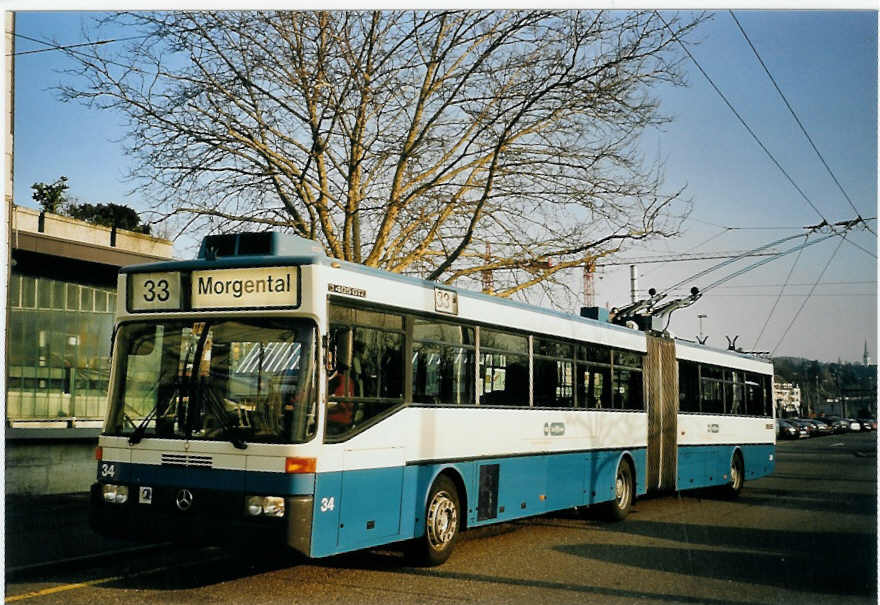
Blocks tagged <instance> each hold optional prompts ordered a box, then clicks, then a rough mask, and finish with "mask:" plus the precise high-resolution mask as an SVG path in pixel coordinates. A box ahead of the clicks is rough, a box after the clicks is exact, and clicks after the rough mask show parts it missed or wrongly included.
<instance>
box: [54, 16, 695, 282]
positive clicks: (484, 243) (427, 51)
mask: <svg viewBox="0 0 880 605" xmlns="http://www.w3.org/2000/svg"><path fill="white" fill-rule="evenodd" d="M701 19H702V17H697V18H696V19H694V20H691V21H689V22H687V23H682V22H680V21H679V20H677V19H675V18H674V17H673V18H671V27H670V28H667V27H666V26H665V25H664V24H663V22H662V21H661V20H660V19H659V18H658V17H657V15H656V14H655V13H653V12H651V11H639V12H601V11H600V12H585V11H584V12H543V11H528V12H516V11H504V12H499V11H481V12H451V11H430V12H421V11H416V12H361V11H352V12H213V13H205V12H173V13H123V14H119V15H115V16H114V17H113V19H112V21H113V23H114V24H115V25H118V24H119V23H123V24H125V25H126V26H129V27H133V28H135V29H136V30H138V31H141V32H142V33H143V34H144V35H143V37H140V38H138V39H137V40H136V41H135V42H134V43H130V44H129V45H128V46H127V47H125V48H124V50H121V49H120V48H118V47H117V48H112V47H111V48H108V47H104V46H95V47H94V49H93V50H92V51H90V52H89V53H83V52H82V51H81V50H80V49H76V50H71V51H69V52H70V53H71V56H72V57H74V58H76V59H77V61H78V62H79V65H80V69H79V70H77V72H76V73H77V75H78V76H79V77H78V78H77V79H73V80H71V81H70V83H69V84H67V85H65V86H62V88H61V92H62V96H63V97H64V98H66V99H78V100H82V101H85V102H88V103H92V104H95V105H97V106H99V107H103V108H108V109H112V110H117V111H120V112H122V113H123V114H124V115H125V116H126V117H127V119H128V121H129V124H130V136H129V138H128V148H127V151H128V152H129V153H130V154H131V155H132V156H133V157H134V158H135V159H136V160H137V162H136V168H135V169H134V173H133V175H132V176H133V177H135V178H136V179H138V182H139V183H141V188H142V190H143V191H144V192H146V193H147V194H148V195H149V197H150V198H151V199H153V200H155V203H156V206H155V210H156V211H157V212H160V213H161V216H163V217H166V218H167V217H170V216H178V217H181V216H185V217H186V224H185V227H192V226H195V225H198V226H200V227H201V228H207V229H211V230H215V231H228V230H233V229H241V228H242V227H246V228H250V229H251V230H253V229H257V230H262V229H283V230H289V231H291V232H294V233H297V234H299V235H302V236H304V237H308V238H312V239H316V240H318V241H320V242H321V243H322V244H323V246H324V248H325V249H326V251H327V252H328V253H329V254H330V255H332V256H335V257H338V258H342V259H346V260H350V261H354V262H358V263H364V264H366V265H369V266H373V267H381V268H384V269H388V270H390V271H397V272H406V273H411V274H416V275H421V276H424V277H428V278H430V279H436V280H441V281H444V282H447V283H452V282H461V281H464V282H467V281H469V280H470V281H471V282H472V283H473V282H476V283H479V280H480V279H481V277H482V276H485V275H487V272H489V273H491V275H493V276H494V279H493V281H494V283H495V291H496V293H497V294H498V295H501V296H509V295H511V294H514V293H516V292H522V291H524V290H525V289H526V288H529V287H531V286H536V285H542V286H544V287H545V288H547V287H552V286H553V285H554V284H558V283H562V284H563V285H565V284H566V283H568V282H569V281H570V275H571V271H570V270H571V269H572V268H575V267H580V266H583V265H584V264H586V263H590V262H593V261H595V259H597V258H599V257H602V256H606V255H609V254H613V253H614V252H616V251H618V250H620V249H621V247H622V246H625V245H626V244H627V242H632V241H634V240H643V239H648V238H654V237H668V236H672V235H674V234H676V233H677V229H678V227H679V224H680V219H681V218H682V217H681V216H676V213H675V211H674V209H675V208H676V207H678V206H677V205H676V204H674V202H676V201H677V200H680V196H681V191H671V192H664V191H663V186H662V171H661V170H660V167H659V166H657V165H656V164H655V165H651V166H646V165H645V162H644V161H643V160H642V158H641V157H640V154H639V152H638V148H637V145H636V144H637V141H638V137H639V135H640V134H641V133H642V132H643V131H644V130H645V129H646V128H647V127H649V126H653V125H657V124H661V123H662V122H664V121H665V120H666V117H664V116H663V115H661V114H660V113H659V111H658V102H657V100H656V99H655V98H653V97H652V96H651V95H650V91H651V87H652V86H654V85H656V84H658V83H661V82H662V83H674V84H680V83H682V81H681V75H680V73H679V71H678V69H677V68H678V65H679V62H680V61H681V55H680V53H679V52H677V51H678V50H679V49H678V48H677V42H676V41H675V38H676V37H678V38H681V37H682V36H685V35H686V34H688V33H689V32H690V31H691V30H692V29H693V28H694V27H696V25H697V24H698V23H699V22H700V20H701ZM667 22H670V18H669V17H667ZM686 206H687V204H682V205H681V207H683V208H686ZM685 211H686V210H685ZM566 270H569V271H568V273H566ZM565 275H568V276H569V277H567V278H566V277H563V276H565Z"/></svg>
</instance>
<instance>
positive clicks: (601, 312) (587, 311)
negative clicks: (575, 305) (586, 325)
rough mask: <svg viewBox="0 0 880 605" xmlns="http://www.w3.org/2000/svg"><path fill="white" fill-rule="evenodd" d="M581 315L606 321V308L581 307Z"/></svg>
mask: <svg viewBox="0 0 880 605" xmlns="http://www.w3.org/2000/svg"><path fill="white" fill-rule="evenodd" d="M581 317H586V318H587V319H596V320H598V321H604V322H605V323H608V309H606V308H605V307H581Z"/></svg>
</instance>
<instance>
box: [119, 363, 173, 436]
mask: <svg viewBox="0 0 880 605" xmlns="http://www.w3.org/2000/svg"><path fill="white" fill-rule="evenodd" d="M161 380H162V379H161V377H160V378H159V381H161ZM157 384H158V382H157ZM175 395H177V406H179V405H180V385H179V384H175V385H174V390H172V391H171V394H170V395H169V396H168V399H167V400H165V401H156V405H154V406H153V408H152V409H151V410H150V412H149V414H147V415H146V416H144V419H143V420H141V421H140V424H138V425H137V426H136V427H135V429H134V430H133V431H132V432H131V435H129V437H128V444H129V445H137V444H138V443H140V442H141V441H142V440H143V438H144V435H145V434H146V432H147V425H148V424H150V421H151V420H153V419H155V418H156V415H157V414H158V412H159V408H160V407H162V408H165V410H166V412H167V410H168V407H167V406H168V404H169V403H171V401H173V400H174V396H175Z"/></svg>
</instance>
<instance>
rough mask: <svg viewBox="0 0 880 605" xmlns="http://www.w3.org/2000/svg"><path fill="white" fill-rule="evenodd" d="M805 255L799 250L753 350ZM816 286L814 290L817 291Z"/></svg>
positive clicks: (805, 241) (802, 250)
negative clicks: (795, 269)
mask: <svg viewBox="0 0 880 605" xmlns="http://www.w3.org/2000/svg"><path fill="white" fill-rule="evenodd" d="M809 237H810V234H809V233H807V234H806V236H805V237H804V244H806V243H807V240H808V239H809ZM803 253H804V249H803V248H801V249H800V250H798V253H797V256H796V257H794V263H793V264H792V265H791V269H789V270H788V275H787V276H786V277H785V282H784V283H783V284H782V287H781V288H780V289H779V295H778V296H777V297H776V301H775V302H774V303H773V306H772V307H770V313H769V314H768V315H767V319H765V320H764V325H763V326H761V331H760V332H759V333H758V337H757V338H756V339H755V344H754V346H752V349H754V350H758V343H759V342H760V341H761V337H762V336H763V335H764V330H766V329H767V324H769V323H770V319H771V318H772V317H773V313H774V311H776V306H777V305H778V304H779V301H780V300H782V293H783V292H785V288H786V287H787V286H788V280H790V279H791V276H792V274H793V273H794V268H795V267H797V264H798V261H800V260H801V255H802V254H803ZM815 288H816V287H815V286H813V289H814V290H815Z"/></svg>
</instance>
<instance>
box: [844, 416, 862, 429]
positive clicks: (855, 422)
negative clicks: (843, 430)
mask: <svg viewBox="0 0 880 605" xmlns="http://www.w3.org/2000/svg"><path fill="white" fill-rule="evenodd" d="M844 420H846V421H847V422H848V423H849V430H851V431H861V430H862V423H861V422H859V421H858V420H856V419H855V418H844Z"/></svg>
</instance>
